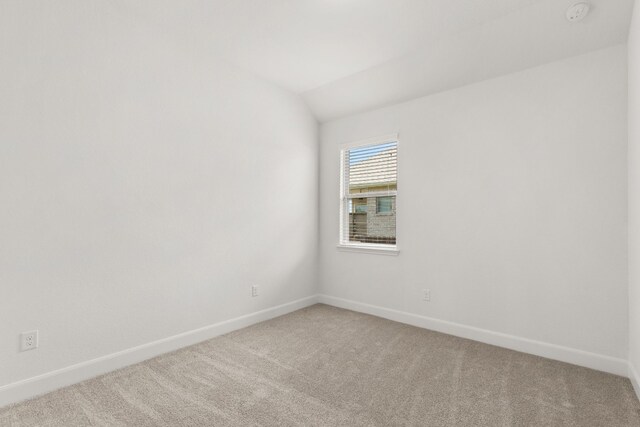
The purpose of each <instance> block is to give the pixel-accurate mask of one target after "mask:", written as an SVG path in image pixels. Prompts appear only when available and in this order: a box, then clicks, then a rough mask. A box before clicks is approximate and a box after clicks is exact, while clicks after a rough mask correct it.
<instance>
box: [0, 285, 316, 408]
mask: <svg viewBox="0 0 640 427" xmlns="http://www.w3.org/2000/svg"><path fill="white" fill-rule="evenodd" d="M317 302H318V298H317V296H316V295H313V296H310V297H307V298H302V299H299V300H296V301H292V302H290V303H286V304H282V305H279V306H276V307H272V308H268V309H266V310H261V311H257V312H255V313H250V314H247V315H244V316H240V317H236V318H234V319H230V320H225V321H223V322H219V323H215V324H213V325H209V326H205V327H203V328H199V329H195V330H192V331H188V332H184V333H182V334H178V335H174V336H172V337H168V338H164V339H161V340H158V341H154V342H151V343H148V344H143V345H140V346H137V347H133V348H130V349H127V350H123V351H119V352H117V353H112V354H109V355H106V356H102V357H98V358H97V359H93V360H88V361H86V362H81V363H78V364H75V365H72V366H68V367H66V368H62V369H58V370H56V371H52V372H47V373H45V374H42V375H38V376H36V377H32V378H28V379H25V380H22V381H18V382H15V383H11V384H7V385H4V386H2V387H0V407H2V406H5V405H9V404H12V403H16V402H19V401H21V400H25V399H29V398H32V397H35V396H38V395H41V394H44V393H48V392H50V391H53V390H56V389H59V388H62V387H65V386H68V385H71V384H75V383H78V382H80V381H84V380H87V379H89V378H93V377H96V376H98V375H102V374H105V373H107V372H111V371H114V370H116V369H120V368H124V367H125V366H129V365H132V364H135V363H139V362H142V361H144V360H147V359H150V358H152V357H155V356H159V355H161V354H163V353H167V352H170V351H174V350H178V349H180V348H183V347H187V346H190V345H193V344H197V343H199V342H202V341H206V340H208V339H211V338H214V337H217V336H219V335H222V334H226V333H228V332H231V331H235V330H237V329H241V328H244V327H247V326H250V325H253V324H255V323H258V322H263V321H265V320H269V319H272V318H274V317H278V316H282V315H283V314H287V313H290V312H292V311H296V310H299V309H301V308H304V307H308V306H310V305H313V304H315V303H317Z"/></svg>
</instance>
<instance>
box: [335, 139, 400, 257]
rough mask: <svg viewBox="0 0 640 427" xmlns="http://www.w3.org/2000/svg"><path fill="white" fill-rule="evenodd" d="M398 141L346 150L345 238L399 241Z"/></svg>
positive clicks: (349, 241)
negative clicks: (397, 210)
mask: <svg viewBox="0 0 640 427" xmlns="http://www.w3.org/2000/svg"><path fill="white" fill-rule="evenodd" d="M397 153H398V144H397V142H395V141H392V142H385V143H382V144H374V145H369V146H364V147H357V148H352V149H348V150H344V151H343V152H342V154H343V163H342V164H343V170H342V173H343V177H344V179H343V181H342V182H344V184H345V187H344V188H343V193H342V194H343V197H344V199H343V202H344V204H343V206H344V209H345V210H343V215H344V216H343V218H342V226H341V227H342V228H341V229H342V241H343V242H348V243H377V244H389V245H395V244H396V206H395V199H396V196H395V193H396V191H397V188H398V185H397V175H398V163H397Z"/></svg>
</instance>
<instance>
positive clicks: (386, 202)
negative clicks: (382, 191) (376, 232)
mask: <svg viewBox="0 0 640 427" xmlns="http://www.w3.org/2000/svg"><path fill="white" fill-rule="evenodd" d="M376 213H379V214H391V213H393V197H391V196H384V197H376Z"/></svg>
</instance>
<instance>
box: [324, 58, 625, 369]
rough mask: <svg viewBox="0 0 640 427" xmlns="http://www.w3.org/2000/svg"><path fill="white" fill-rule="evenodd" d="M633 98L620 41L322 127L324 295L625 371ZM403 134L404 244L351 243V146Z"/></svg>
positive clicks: (400, 192) (400, 197)
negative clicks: (345, 248) (343, 187)
mask: <svg viewBox="0 0 640 427" xmlns="http://www.w3.org/2000/svg"><path fill="white" fill-rule="evenodd" d="M626 102H627V85H626V49H625V46H616V47H612V48H608V49H605V50H600V51H597V52H594V53H591V54H587V55H584V56H579V57H574V58H570V59H566V60H562V61H559V62H554V63H551V64H547V65H543V66H540V67H537V68H533V69H529V70H526V71H524V72H519V73H516V74H511V75H508V76H504V77H500V78H497V79H494V80H489V81H485V82H482V83H478V84H474V85H471V86H467V87H462V88H459V89H456V90H452V91H448V92H444V93H440V94H436V95H433V96H429V97H425V98H420V99H417V100H414V101H411V102H406V103H403V104H398V105H395V106H391V107H388V108H383V109H379V110H375V111H371V112H368V113H363V114H359V115H355V116H351V117H347V118H344V119H339V120H336V121H332V122H328V123H325V124H323V125H322V126H321V171H320V176H321V190H320V191H321V202H320V207H321V211H320V212H321V213H320V221H321V222H320V229H321V238H320V240H321V242H320V243H321V251H320V256H321V264H320V266H321V289H322V292H323V293H324V294H328V295H330V296H333V297H338V298H344V299H348V300H352V301H356V302H360V303H366V304H371V305H374V306H378V307H384V308H389V309H393V310H400V311H403V312H408V313H414V314H419V315H424V316H428V317H431V318H435V319H441V320H445V321H449V322H456V323H459V324H462V325H468V326H473V327H476V328H482V329H485V330H489V331H495V332H500V333H504V334H510V335H513V336H516V337H521V338H526V339H529V340H536V341H542V342H544V343H550V344H554V345H559V346H565V347H569V348H571V349H578V350H582V351H586V352H591V353H595V354H597V355H604V356H610V357H612V358H615V360H616V361H618V362H617V363H619V365H621V366H623V367H626V361H625V360H626V357H627V277H626V274H627V273H626V256H627V243H626V242H627V239H626V233H627V228H626V219H627V204H626V197H627V190H626V189H627V184H626V183H627V175H626V174H627V163H626V149H627V144H626V141H627V139H626V137H627V134H626ZM394 132H399V134H400V148H399V154H398V162H399V168H400V170H399V188H398V245H399V247H400V250H401V251H400V254H399V256H397V257H391V256H382V255H371V254H361V253H348V252H341V251H338V250H336V244H337V241H338V188H339V184H338V177H339V163H338V158H339V156H338V150H339V144H340V143H343V142H348V141H353V140H359V139H363V138H368V137H374V136H377V135H384V134H389V133H394ZM424 288H429V289H431V302H424V301H422V298H421V297H422V293H421V290H422V289H424ZM576 354H578V353H576Z"/></svg>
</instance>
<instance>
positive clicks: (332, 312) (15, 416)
mask: <svg viewBox="0 0 640 427" xmlns="http://www.w3.org/2000/svg"><path fill="white" fill-rule="evenodd" d="M0 425H1V426H140V427H142V426H252V425H256V426H257V425H268V426H271V425H284V426H289V425H291V426H293V425H295V426H311V425H322V426H394V425H415V426H608V427H613V426H640V403H639V402H638V400H637V399H636V397H635V395H634V392H633V389H632V386H631V384H630V382H629V380H628V379H626V378H622V377H618V376H614V375H609V374H605V373H602V372H597V371H593V370H590V369H585V368H580V367H577V366H573V365H569V364H566V363H561V362H555V361H551V360H548V359H543V358H540V357H536V356H531V355H527V354H523V353H517V352H514V351H510V350H505V349H501V348H498V347H493V346H490V345H486V344H481V343H477V342H474V341H469V340H465V339H461V338H455V337H452V336H449V335H444V334H440V333H436V332H431V331H428V330H424V329H419V328H415V327H412V326H407V325H403V324H400V323H395V322H392V321H389V320H384V319H380V318H376V317H372V316H367V315H364V314H359V313H354V312H351V311H347V310H341V309H338V308H333V307H328V306H325V305H315V306H313V307H309V308H306V309H303V310H300V311H297V312H295V313H291V314H288V315H286V316H282V317H279V318H277V319H273V320H270V321H267V322H263V323H260V324H257V325H254V326H251V327H249V328H246V329H242V330H239V331H236V332H233V333H230V334H228V335H224V336H221V337H218V338H215V339H212V340H210V341H207V342H204V343H201V344H198V345H195V346H192V347H188V348H185V349H182V350H179V351H176V352H173V353H169V354H166V355H163V356H160V357H157V358H155V359H151V360H148V361H146V362H143V363H140V364H137V365H134V366H131V367H128V368H125V369H122V370H119V371H116V372H112V373H110V374H107V375H104V376H101V377H98V378H95V379H92V380H89V381H85V382H83V383H80V384H76V385H73V386H71V387H67V388H65V389H61V390H58V391H55V392H53V393H50V394H47V395H44V396H42V397H39V398H36V399H34V400H31V401H27V402H24V403H20V404H17V405H14V406H11V407H7V408H4V409H0Z"/></svg>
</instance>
